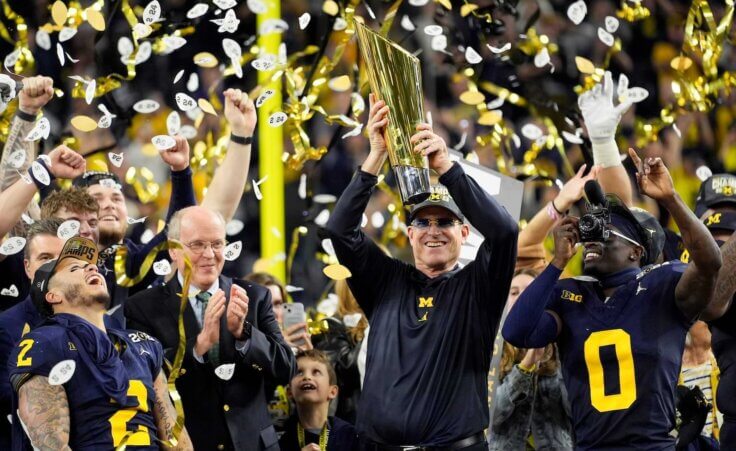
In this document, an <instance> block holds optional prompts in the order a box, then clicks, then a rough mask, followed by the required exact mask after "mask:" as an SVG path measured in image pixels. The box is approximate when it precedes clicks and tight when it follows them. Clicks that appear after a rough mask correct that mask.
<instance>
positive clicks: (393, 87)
mask: <svg viewBox="0 0 736 451" xmlns="http://www.w3.org/2000/svg"><path fill="white" fill-rule="evenodd" d="M355 24H356V30H357V32H358V33H357V36H358V44H359V46H360V51H361V54H362V55H363V61H365V66H366V71H367V72H368V80H369V81H370V85H371V90H372V91H373V92H374V93H375V94H376V96H377V97H378V99H380V100H383V101H384V102H386V105H388V107H389V115H388V127H387V131H388V133H387V134H388V136H386V142H387V144H388V159H389V163H390V164H391V167H392V168H393V171H394V175H395V176H396V180H398V183H399V191H400V192H401V200H402V201H403V202H404V204H406V205H412V204H417V203H419V202H422V201H423V200H425V199H426V198H427V197H429V194H430V184H429V164H428V163H427V158H426V157H423V156H422V155H420V154H416V153H414V152H413V151H412V145H411V142H410V141H409V138H410V137H411V136H412V135H413V134H414V133H416V126H417V124H419V123H420V122H422V121H423V120H424V97H423V95H422V76H421V71H420V68H419V58H417V57H416V56H414V55H412V54H411V53H409V52H407V51H406V50H404V49H403V48H401V47H400V46H399V45H397V44H395V43H393V42H391V41H389V40H388V39H386V38H384V37H382V36H381V35H379V34H378V33H376V32H374V31H373V30H371V29H370V28H368V27H366V26H365V25H363V24H362V23H360V22H358V21H356V22H355Z"/></svg>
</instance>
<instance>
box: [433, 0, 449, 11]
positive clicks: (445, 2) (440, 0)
mask: <svg viewBox="0 0 736 451" xmlns="http://www.w3.org/2000/svg"><path fill="white" fill-rule="evenodd" d="M434 1H435V2H437V3H439V4H440V5H442V6H444V7H445V9H446V10H448V11H452V3H450V0H434Z"/></svg>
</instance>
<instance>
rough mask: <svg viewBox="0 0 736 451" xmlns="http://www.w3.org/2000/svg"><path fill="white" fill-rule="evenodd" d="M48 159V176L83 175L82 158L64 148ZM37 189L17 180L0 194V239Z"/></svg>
mask: <svg viewBox="0 0 736 451" xmlns="http://www.w3.org/2000/svg"><path fill="white" fill-rule="evenodd" d="M48 157H49V159H50V160H51V165H50V166H47V169H48V172H49V174H50V176H53V177H59V178H65V179H73V178H74V177H77V176H79V175H81V174H83V173H84V169H85V167H86V163H85V161H84V158H83V157H82V156H81V155H79V154H78V153H76V152H74V151H73V150H71V149H69V148H68V147H66V146H63V145H62V146H59V147H57V148H56V149H54V150H52V151H51V153H49V155H48ZM39 161H40V159H39ZM43 164H44V165H45V163H43ZM37 189H38V186H37V185H36V183H27V182H26V181H25V180H18V181H16V182H15V183H13V184H12V185H11V186H10V188H8V189H7V190H5V191H3V192H2V193H0V212H2V214H0V237H3V236H5V234H6V233H8V232H9V231H10V230H11V229H12V228H13V226H15V223H16V222H18V221H19V220H20V217H21V215H22V214H23V212H24V211H25V209H26V207H27V206H28V204H29V202H31V200H32V199H33V196H34V195H35V194H36V191H37Z"/></svg>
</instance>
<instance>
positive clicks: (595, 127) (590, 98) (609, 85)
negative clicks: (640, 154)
mask: <svg viewBox="0 0 736 451" xmlns="http://www.w3.org/2000/svg"><path fill="white" fill-rule="evenodd" d="M619 84H620V85H622V86H623V85H624V84H626V85H627V86H628V79H626V77H625V76H624V75H621V77H619ZM632 103H633V102H632V101H631V100H625V101H623V102H622V103H619V104H618V105H617V106H613V77H612V75H611V72H609V71H606V73H605V74H604V76H603V83H598V84H596V85H595V86H594V87H593V89H591V90H590V91H587V92H585V93H583V95H581V96H580V97H578V106H579V107H580V112H581V113H583V120H584V121H585V126H586V127H587V129H588V137H589V138H590V142H591V143H592V144H593V162H594V164H596V165H601V166H603V167H604V168H606V167H610V166H618V165H620V164H621V157H620V156H619V151H618V146H616V141H615V139H614V137H615V136H616V128H617V127H618V123H619V121H621V116H623V115H624V113H625V112H626V111H627V110H628V109H629V108H630V107H631V105H632Z"/></svg>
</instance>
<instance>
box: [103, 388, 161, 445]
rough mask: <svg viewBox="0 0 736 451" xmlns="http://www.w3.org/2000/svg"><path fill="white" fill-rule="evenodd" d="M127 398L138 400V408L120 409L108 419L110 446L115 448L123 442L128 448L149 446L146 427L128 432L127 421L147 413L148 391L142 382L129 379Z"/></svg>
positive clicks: (139, 427) (149, 437)
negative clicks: (110, 436)
mask: <svg viewBox="0 0 736 451" xmlns="http://www.w3.org/2000/svg"><path fill="white" fill-rule="evenodd" d="M128 396H133V397H134V398H136V399H137V400H138V407H127V408H125V409H120V410H118V411H117V412H115V414H113V416H111V417H110V419H109V420H108V421H109V422H110V430H111V432H112V444H113V446H114V447H115V448H117V447H118V446H120V445H121V444H122V442H123V440H126V441H125V444H126V445H130V446H144V445H150V444H151V436H150V435H149V434H148V428H147V427H145V426H141V425H139V426H138V430H137V431H128V421H130V420H132V419H133V417H134V416H135V415H136V414H137V413H138V412H148V390H146V386H145V385H143V382H141V381H139V380H136V379H131V380H130V385H129V386H128ZM126 438H127V439H126Z"/></svg>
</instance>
